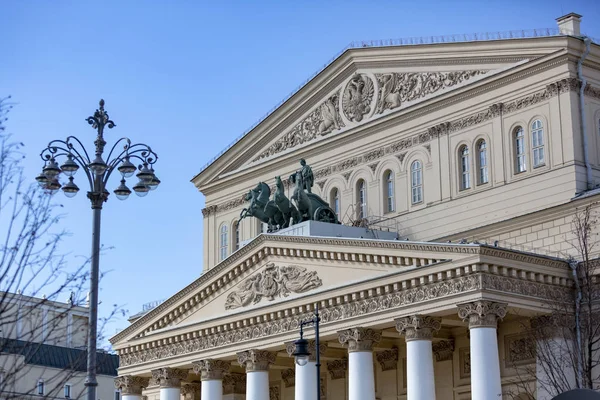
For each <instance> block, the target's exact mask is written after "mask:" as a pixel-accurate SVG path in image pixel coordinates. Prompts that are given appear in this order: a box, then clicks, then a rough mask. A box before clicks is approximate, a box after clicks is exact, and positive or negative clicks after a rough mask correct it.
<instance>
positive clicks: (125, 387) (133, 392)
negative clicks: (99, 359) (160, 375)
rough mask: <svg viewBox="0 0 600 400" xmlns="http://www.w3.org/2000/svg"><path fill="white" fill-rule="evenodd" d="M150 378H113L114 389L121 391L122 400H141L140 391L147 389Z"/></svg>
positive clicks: (131, 376)
mask: <svg viewBox="0 0 600 400" xmlns="http://www.w3.org/2000/svg"><path fill="white" fill-rule="evenodd" d="M149 381H150V378H143V377H141V376H133V375H125V376H118V377H116V378H115V387H116V388H117V389H119V390H120V391H121V397H122V399H123V400H142V390H144V389H145V388H146V387H148V382H149Z"/></svg>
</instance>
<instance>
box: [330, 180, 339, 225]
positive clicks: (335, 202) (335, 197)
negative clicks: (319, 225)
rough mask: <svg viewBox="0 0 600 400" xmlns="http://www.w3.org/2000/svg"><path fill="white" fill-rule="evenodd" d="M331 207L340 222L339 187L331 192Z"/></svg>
mask: <svg viewBox="0 0 600 400" xmlns="http://www.w3.org/2000/svg"><path fill="white" fill-rule="evenodd" d="M329 193H330V194H329V199H330V200H329V206H330V207H331V209H332V210H333V212H334V213H335V214H336V215H337V217H338V220H339V219H340V209H341V207H340V190H339V189H338V188H337V187H334V188H332V189H331V191H330V192H329Z"/></svg>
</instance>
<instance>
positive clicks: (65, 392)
mask: <svg viewBox="0 0 600 400" xmlns="http://www.w3.org/2000/svg"><path fill="white" fill-rule="evenodd" d="M63 395H64V397H65V399H70V398H71V384H70V383H65V386H63Z"/></svg>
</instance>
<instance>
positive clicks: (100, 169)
mask: <svg viewBox="0 0 600 400" xmlns="http://www.w3.org/2000/svg"><path fill="white" fill-rule="evenodd" d="M88 167H89V168H90V170H92V171H93V172H94V173H95V174H96V175H102V174H103V173H104V171H106V168H108V166H107V165H106V163H105V162H104V160H103V159H102V157H100V156H97V157H96V158H95V159H94V161H92V162H91V163H90V164H89V165H88Z"/></svg>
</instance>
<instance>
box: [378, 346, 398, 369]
mask: <svg viewBox="0 0 600 400" xmlns="http://www.w3.org/2000/svg"><path fill="white" fill-rule="evenodd" d="M375 359H376V360H377V362H378V363H379V365H381V370H382V371H390V370H393V369H398V348H397V347H392V348H391V349H389V350H383V351H378V352H377V353H375Z"/></svg>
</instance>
